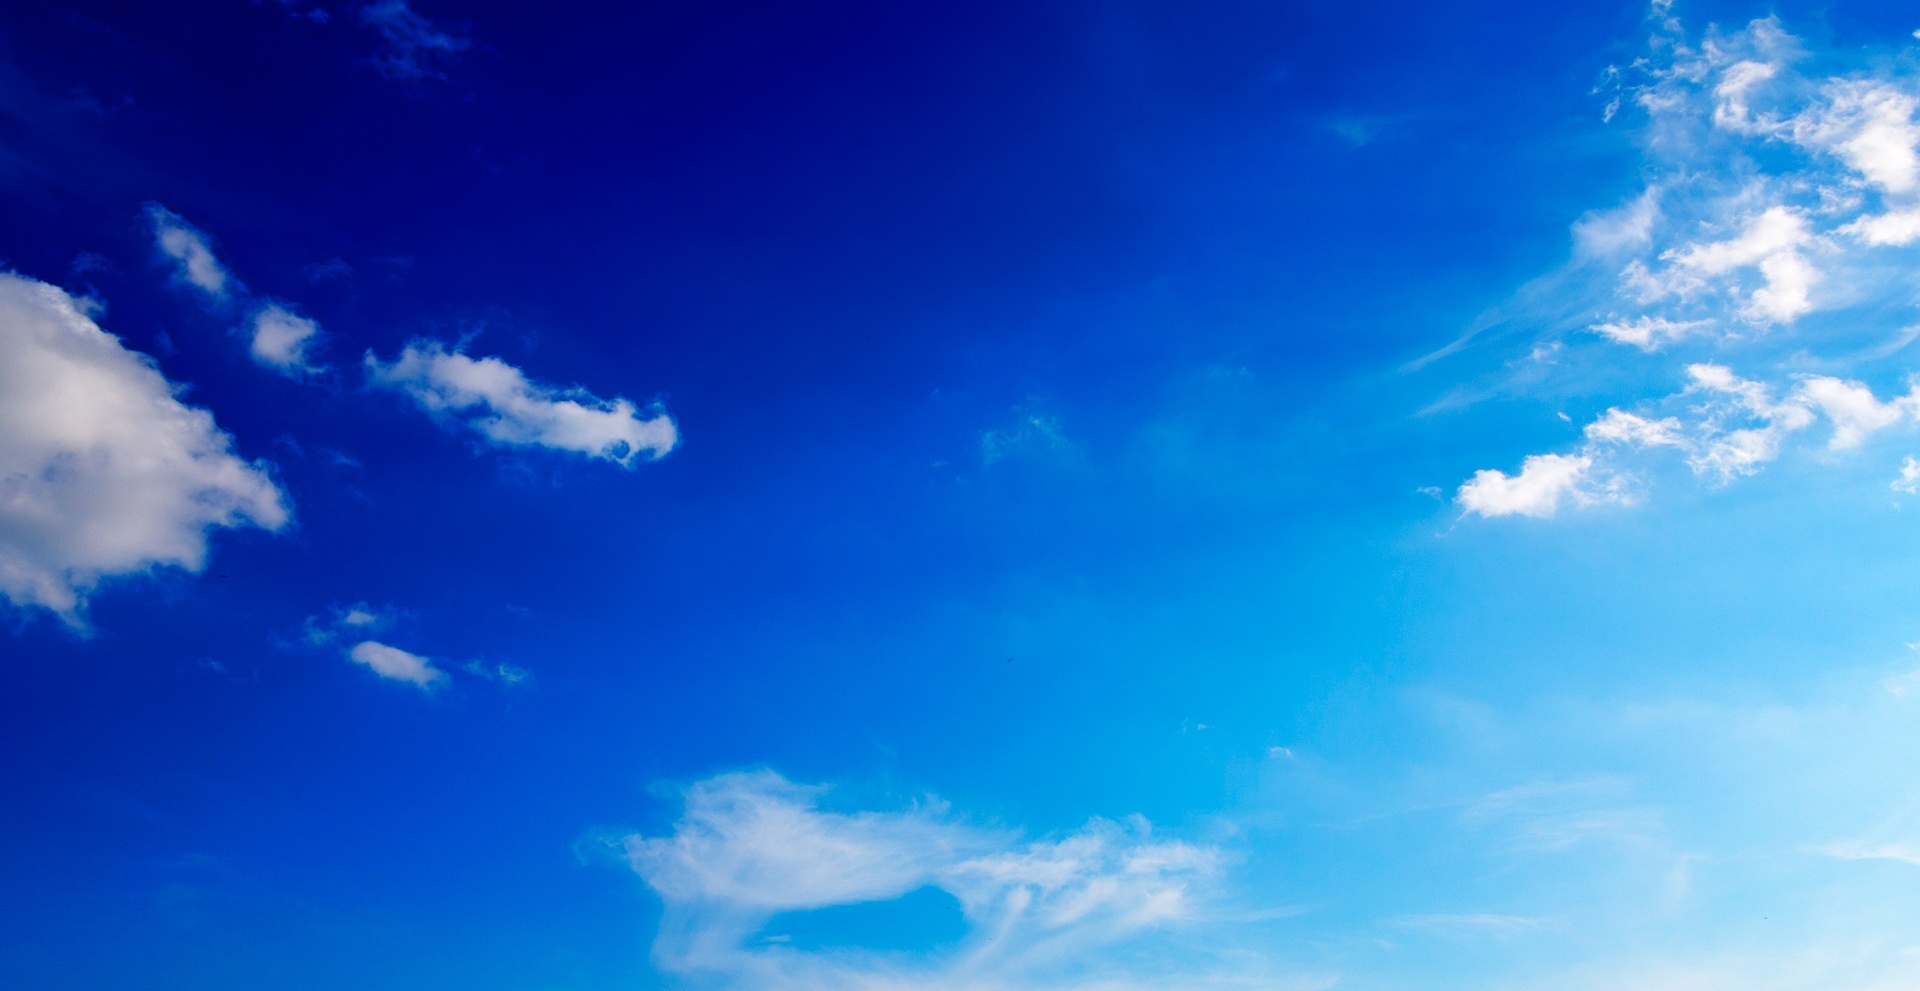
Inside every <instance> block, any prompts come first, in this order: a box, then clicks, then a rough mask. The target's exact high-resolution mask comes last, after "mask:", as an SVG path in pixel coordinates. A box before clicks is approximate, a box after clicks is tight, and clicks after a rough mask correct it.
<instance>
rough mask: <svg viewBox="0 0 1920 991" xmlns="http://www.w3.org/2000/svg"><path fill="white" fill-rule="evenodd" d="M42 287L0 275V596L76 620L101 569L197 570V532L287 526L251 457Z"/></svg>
mask: <svg viewBox="0 0 1920 991" xmlns="http://www.w3.org/2000/svg"><path fill="white" fill-rule="evenodd" d="M175 392H176V389H175V387H174V386H173V385H172V384H171V383H169V382H168V381H167V380H166V378H165V377H163V376H162V375H161V374H160V372H159V371H158V370H157V369H156V368H155V367H154V365H153V362H152V361H151V360H149V359H148V358H146V357H145V356H144V355H140V354H138V353H135V352H133V351H129V350H127V349H126V347H125V346H123V345H122V344H121V343H120V341H119V339H118V338H115V337H114V336H112V335H111V334H108V333H107V332H106V331H104V330H101V329H100V327H99V326H97V325H96V324H95V323H94V322H93V321H92V320H91V319H89V317H88V316H87V312H86V310H85V309H84V308H83V307H82V305H81V304H80V302H79V301H77V300H75V299H74V298H73V297H71V296H69V295H67V294H66V293H65V292H63V291H61V290H60V289H58V288H55V287H54V286H50V285H47V284H45V283H42V282H37V281H34V280H32V279H28V278H25V277H23V276H20V275H16V274H13V273H0V594H4V595H5V596H6V597H7V598H8V599H9V600H11V601H12V602H13V603H14V604H16V605H19V606H40V607H44V608H47V609H50V610H52V611H53V612H55V613H57V614H59V615H60V616H61V617H62V618H63V619H65V620H66V621H67V622H68V623H69V624H71V625H74V626H76V627H79V626H82V625H83V624H84V621H83V619H82V610H83V609H84V606H85V601H86V597H87V594H88V593H89V592H90V591H91V590H92V589H94V588H95V586H97V585H98V584H99V582H100V581H101V580H102V579H104V578H108V577H111V576H116V575H133V574H141V573H144V572H147V571H150V570H151V569H153V568H156V567H163V566H171V567H179V568H184V569H186V570H188V571H198V570H200V568H201V567H202V566H203V565H204V564H205V562H206V556H207V533H208V531H209V530H212V529H215V528H220V527H243V526H258V527H262V528H264V529H268V530H277V529H279V528H280V527H282V526H283V525H285V524H286V522H287V518H288V507H287V502H286V499H285V497H284V496H283V494H282V493H281V491H280V489H279V487H278V486H277V485H275V483H274V481H273V479H272V478H271V477H270V476H269V475H268V473H267V471H266V470H265V468H264V467H263V466H262V465H260V464H258V463H248V462H246V461H242V460H241V459H240V458H238V457H236V456H235V455H234V453H233V443H232V438H230V437H229V436H228V435H227V434H225V433H224V432H222V431H221V430H220V428H219V427H218V426H217V425H215V423H214V420H213V416H212V414H210V413H208V412H207V411H206V410H203V409H196V408H193V407H190V406H187V405H184V404H182V403H181V402H180V401H179V400H178V399H176V398H175Z"/></svg>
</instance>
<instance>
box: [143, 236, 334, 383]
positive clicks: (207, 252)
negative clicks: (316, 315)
mask: <svg viewBox="0 0 1920 991" xmlns="http://www.w3.org/2000/svg"><path fill="white" fill-rule="evenodd" d="M147 220H148V222H149V223H150V224H151V225H152V227H153V240H154V246H155V247H156V248H157V249H158V250H159V252H160V254H161V256H162V257H164V258H166V259H168V260H169V261H171V262H172V263H173V280H174V282H176V283H178V284H180V285H184V286H189V287H191V288H193V289H194V290H195V291H196V294H197V295H199V296H200V297H201V299H202V300H203V301H204V302H205V303H206V304H207V306H208V308H209V309H211V310H213V311H215V312H224V311H226V310H227V309H228V307H229V306H231V305H232V304H233V302H234V301H236V300H240V301H243V302H244V303H245V304H246V306H247V308H248V310H249V312H248V314H247V316H246V319H245V320H244V321H243V323H242V324H241V326H240V328H239V332H240V333H241V334H242V335H243V336H245V337H246V339H247V354H248V355H249V356H250V357H252V358H253V360H254V362H255V363H256V364H258V365H259V366H260V367H262V368H266V369H270V370H272V371H275V372H279V373H280V374H282V375H285V376H287V377H288V378H296V379H297V378H304V377H306V376H308V375H312V374H316V373H318V372H321V371H325V368H324V367H323V366H321V365H319V364H316V363H315V362H314V361H313V360H312V357H311V355H312V352H313V350H314V349H315V347H316V346H318V345H319V344H320V342H321V341H323V340H324V339H325V335H324V334H322V333H321V331H320V325H319V324H318V323H316V322H315V321H314V320H313V319H312V318H311V317H306V316H302V315H301V314H300V313H299V312H297V311H296V309H295V308H294V306H293V304H291V303H286V302H282V301H279V300H273V299H255V298H253V297H252V296H251V294H249V293H248V292H247V287H246V286H245V285H242V284H241V283H240V281H239V280H238V279H235V278H234V277H233V275H232V273H231V272H229V271H228V270H227V267H226V265H224V264H222V263H221V261H220V258H219V256H218V255H216V254H214V251H213V241H212V239H211V238H209V237H208V236H207V235H206V233H205V232H204V231H202V230H200V229H199V228H198V227H195V226H193V225H192V224H190V223H187V222H186V221H185V220H183V219H181V217H180V215H179V214H177V213H174V212H173V211H172V210H169V209H167V208H166V207H163V206H161V205H160V204H158V203H149V204H147Z"/></svg>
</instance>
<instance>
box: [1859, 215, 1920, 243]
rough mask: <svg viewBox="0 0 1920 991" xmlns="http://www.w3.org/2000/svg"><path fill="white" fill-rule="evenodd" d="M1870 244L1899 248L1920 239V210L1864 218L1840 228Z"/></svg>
mask: <svg viewBox="0 0 1920 991" xmlns="http://www.w3.org/2000/svg"><path fill="white" fill-rule="evenodd" d="M1840 230H1841V232H1842V233H1846V234H1851V235H1853V236H1854V237H1857V238H1859V239H1860V240H1862V241H1865V242H1866V243H1868V244H1871V245H1876V246H1884V247H1897V246H1899V245H1903V244H1912V243H1913V241H1914V239H1915V238H1920V208H1916V209H1907V210H1892V211H1889V212H1887V213H1883V214H1880V215H1878V216H1873V217H1862V218H1860V219H1859V220H1856V221H1854V222H1853V223H1851V224H1847V225H1846V226H1844V227H1841V228H1840Z"/></svg>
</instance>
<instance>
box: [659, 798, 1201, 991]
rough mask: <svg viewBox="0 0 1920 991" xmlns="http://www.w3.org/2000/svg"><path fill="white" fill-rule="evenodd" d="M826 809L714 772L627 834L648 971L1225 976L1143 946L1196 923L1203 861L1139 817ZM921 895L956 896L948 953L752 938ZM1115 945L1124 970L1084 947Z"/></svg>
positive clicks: (1155, 981) (1187, 982)
mask: <svg viewBox="0 0 1920 991" xmlns="http://www.w3.org/2000/svg"><path fill="white" fill-rule="evenodd" d="M825 797H826V791H825V789H822V788H817V787H806V786H802V785H796V784H793V783H791V782H789V781H787V780H786V779H784V778H782V777H780V776H779V775H777V774H773V773H772V772H765V771H763V772H758V773H751V774H728V775H722V776H720V777H716V778H712V779H709V780H707V781H702V782H700V783H698V784H695V785H693V786H692V787H690V788H689V789H687V791H686V793H685V799H686V811H685V814H684V815H683V816H682V817H681V818H680V820H679V822H677V823H676V824H675V825H674V827H673V830H672V832H671V833H669V834H668V835H665V836H657V837H646V836H640V835H633V836H628V837H626V838H625V839H624V840H623V841H622V843H621V847H622V849H623V851H624V854H625V858H626V860H627V862H628V863H629V864H630V865H631V866H632V868H633V869H634V870H635V871H636V872H637V873H639V875H640V876H641V877H642V878H644V879H645V880H646V882H647V884H648V885H649V886H651V887H652V888H653V890H654V891H655V892H656V893H657V894H658V895H659V896H660V898H661V900H662V901H663V902H664V903H665V906H666V911H665V914H664V916H663V918H662V920H661V923H660V934H659V937H658V939H657V940H656V942H655V944H654V957H655V959H656V961H657V962H658V963H659V964H660V965H661V966H663V967H664V968H666V969H668V970H671V971H675V972H678V973H682V974H686V975H689V976H698V977H700V978H702V979H707V980H718V981H719V982H720V983H721V985H722V986H725V987H732V988H784V989H796V991H797V989H819V991H827V989H833V991H859V989H875V991H877V989H881V988H888V989H900V991H908V989H936V988H939V989H955V991H957V989H960V988H974V989H1007V991H1015V989H1026V988H1042V987H1046V988H1094V987H1104V988H1122V987H1125V988H1143V989H1144V988H1176V987H1178V988H1197V987H1212V986H1217V985H1219V984H1220V983H1221V982H1223V981H1225V980H1226V978H1224V977H1221V976H1220V975H1219V973H1218V972H1217V971H1214V970H1211V969H1207V968H1206V967H1199V966H1197V965H1196V961H1194V960H1191V959H1180V958H1178V957H1177V956H1173V955H1169V956H1155V955H1154V954H1152V953H1149V952H1145V951H1146V950H1147V949H1148V948H1150V947H1153V946H1155V945H1156V943H1155V941H1154V935H1155V934H1156V933H1157V932H1161V931H1165V930H1168V929H1170V928H1177V927H1181V926H1185V925H1190V924H1193V923H1195V922H1196V921H1199V919H1200V918H1201V916H1200V912H1199V910H1200V907H1201V906H1200V903H1201V900H1202V896H1203V894H1204V892H1205V890H1206V889H1207V888H1208V886H1209V884H1210V882H1211V880H1212V879H1213V878H1214V876H1215V875H1216V874H1217V872H1218V870H1219V867H1220V863H1221V855H1220V853H1219V852H1218V851H1217V850H1214V849H1211V848H1208V847H1200V846H1194V845H1190V844H1187V843H1182V842H1178V841H1172V840H1160V839H1155V838H1154V837H1153V836H1152V833H1151V830H1150V828H1149V827H1148V826H1147V824H1146V823H1145V822H1144V821H1141V820H1135V821H1134V822H1132V823H1130V824H1124V825H1123V824H1119V823H1113V822H1106V821H1101V820H1096V821H1094V822H1092V823H1089V824H1088V825H1087V826H1085V827H1084V828H1082V829H1080V830H1078V831H1075V832H1073V833H1070V834H1068V835H1066V836H1062V837H1059V838H1057V839H1047V840H1037V841H1023V840H1021V839H1020V838H1019V837H1018V836H1017V835H1015V834H1013V833H1011V832H1007V831H1003V830H993V829H984V828H980V827H978V826H973V825H970V824H967V823H965V822H963V821H961V820H959V819H957V818H955V817H954V816H952V815H951V814H950V813H949V812H948V811H947V810H946V808H945V807H944V806H943V805H941V804H939V803H937V802H930V803H927V804H923V805H920V806H917V807H914V808H909V809H906V810H904V811H898V812H873V811H861V812H834V811H828V810H826V809H823V808H822V807H821V802H822V800H823V798H825ZM927 887H933V888H937V889H939V890H941V891H944V892H946V893H947V894H949V895H951V896H952V897H953V898H954V899H955V901H957V903H958V906H959V909H960V912H961V913H962V914H963V916H964V918H965V920H966V925H967V930H968V933H969V935H967V936H966V937H965V938H964V939H963V941H962V942H961V944H960V945H958V946H957V947H954V948H952V949H950V950H945V951H937V952H934V953H931V954H928V955H924V956H920V957H914V958H899V957H882V956H876V955H874V954H870V953H863V952H860V951H858V950H847V951H834V950H805V949H799V948H794V947H789V946H786V945H784V944H783V943H781V942H778V935H777V934H773V935H774V939H773V940H766V939H757V938H756V937H757V936H758V935H759V934H761V932H762V930H763V928H764V927H765V926H766V925H767V924H768V922H769V920H771V919H774V918H775V917H776V916H777V915H779V914H780V913H788V912H796V911H806V910H813V909H821V908H827V907H831V906H839V905H850V904H858V903H863V902H887V901H891V900H893V899H896V898H899V897H901V896H903V895H906V894H908V893H909V892H912V891H915V890H918V889H922V888H927ZM1122 942H1124V943H1127V944H1129V945H1130V947H1132V949H1133V950H1135V951H1136V952H1133V953H1129V954H1127V955H1125V959H1126V960H1127V961H1129V963H1128V965H1127V966H1126V967H1125V968H1122V967H1120V966H1119V965H1116V964H1114V963H1113V962H1112V961H1113V960H1114V959H1117V958H1115V957H1113V956H1112V955H1111V954H1106V953H1101V952H1097V951H1098V950H1100V949H1101V948H1103V947H1111V946H1113V945H1114V944H1116V943H1122ZM1102 960H1106V961H1107V963H1106V964H1104V965H1102V964H1101V963H1100V962H1099V961H1102Z"/></svg>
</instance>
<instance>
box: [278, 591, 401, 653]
mask: <svg viewBox="0 0 1920 991" xmlns="http://www.w3.org/2000/svg"><path fill="white" fill-rule="evenodd" d="M393 624H394V615H393V614H392V613H391V612H382V611H381V610H378V609H375V608H373V607H372V606H369V605H367V604H366V603H364V602H356V603H354V604H352V605H349V606H338V605H336V606H334V607H333V608H332V609H330V610H329V611H328V614H327V615H325V616H308V617H307V619H306V622H305V623H303V624H302V625H301V633H300V638H301V639H302V640H305V641H306V642H307V645H308V646H311V647H323V646H326V645H328V644H332V643H337V642H339V641H340V640H342V639H346V638H353V639H365V638H366V637H368V636H369V635H371V634H375V633H379V632H381V631H383V630H386V629H388V628H390V627H392V626H393Z"/></svg>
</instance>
